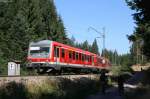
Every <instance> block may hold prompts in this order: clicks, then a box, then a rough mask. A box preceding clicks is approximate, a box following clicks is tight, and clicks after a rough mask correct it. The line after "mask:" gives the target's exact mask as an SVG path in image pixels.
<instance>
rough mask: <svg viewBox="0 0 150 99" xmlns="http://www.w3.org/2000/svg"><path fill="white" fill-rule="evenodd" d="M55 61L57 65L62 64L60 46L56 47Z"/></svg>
mask: <svg viewBox="0 0 150 99" xmlns="http://www.w3.org/2000/svg"><path fill="white" fill-rule="evenodd" d="M54 61H55V62H56V64H59V63H60V48H59V47H58V46H55V47H54Z"/></svg>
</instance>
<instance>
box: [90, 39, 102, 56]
mask: <svg viewBox="0 0 150 99" xmlns="http://www.w3.org/2000/svg"><path fill="white" fill-rule="evenodd" d="M91 52H93V53H95V54H98V55H100V53H99V48H98V45H97V41H96V39H95V40H94V42H93V44H92V48H91Z"/></svg>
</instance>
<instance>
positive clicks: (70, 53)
mask: <svg viewBox="0 0 150 99" xmlns="http://www.w3.org/2000/svg"><path fill="white" fill-rule="evenodd" d="M69 58H70V59H71V58H72V52H71V51H69Z"/></svg>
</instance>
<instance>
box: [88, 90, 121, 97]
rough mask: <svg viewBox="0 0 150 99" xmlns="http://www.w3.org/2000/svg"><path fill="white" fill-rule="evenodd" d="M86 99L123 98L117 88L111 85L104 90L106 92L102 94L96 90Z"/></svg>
mask: <svg viewBox="0 0 150 99" xmlns="http://www.w3.org/2000/svg"><path fill="white" fill-rule="evenodd" d="M87 99H123V98H122V96H120V95H119V93H118V89H117V88H116V87H112V88H109V89H107V90H106V94H102V93H101V92H98V93H97V94H95V95H90V96H88V97H87Z"/></svg>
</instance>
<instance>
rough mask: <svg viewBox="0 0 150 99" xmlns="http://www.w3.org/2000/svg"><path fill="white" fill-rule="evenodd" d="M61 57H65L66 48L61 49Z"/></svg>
mask: <svg viewBox="0 0 150 99" xmlns="http://www.w3.org/2000/svg"><path fill="white" fill-rule="evenodd" d="M61 57H62V58H64V57H65V50H64V49H62V50H61Z"/></svg>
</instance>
